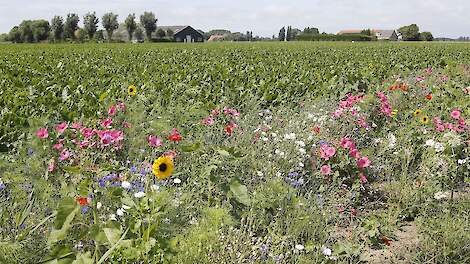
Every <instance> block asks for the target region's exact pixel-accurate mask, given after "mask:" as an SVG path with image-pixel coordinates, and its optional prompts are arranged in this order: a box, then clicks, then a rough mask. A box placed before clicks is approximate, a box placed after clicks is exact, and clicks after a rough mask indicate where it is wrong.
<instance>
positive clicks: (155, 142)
mask: <svg viewBox="0 0 470 264" xmlns="http://www.w3.org/2000/svg"><path fill="white" fill-rule="evenodd" d="M147 142H148V144H149V146H150V147H153V148H158V147H161V146H163V142H162V140H161V139H160V138H159V137H157V136H152V135H150V136H148V137H147Z"/></svg>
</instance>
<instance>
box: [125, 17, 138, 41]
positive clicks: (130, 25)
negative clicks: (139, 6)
mask: <svg viewBox="0 0 470 264" xmlns="http://www.w3.org/2000/svg"><path fill="white" fill-rule="evenodd" d="M124 24H125V25H126V30H127V34H128V36H129V41H132V36H133V35H134V31H135V30H136V29H137V23H136V22H135V14H129V15H128V16H127V18H126V21H125V22H124Z"/></svg>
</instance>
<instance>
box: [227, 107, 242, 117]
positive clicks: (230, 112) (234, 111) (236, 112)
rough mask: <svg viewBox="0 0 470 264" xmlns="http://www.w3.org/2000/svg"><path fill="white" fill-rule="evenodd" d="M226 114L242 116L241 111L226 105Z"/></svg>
mask: <svg viewBox="0 0 470 264" xmlns="http://www.w3.org/2000/svg"><path fill="white" fill-rule="evenodd" d="M224 114H225V115H231V116H234V117H238V116H240V112H238V111H237V110H235V109H232V108H228V107H224Z"/></svg>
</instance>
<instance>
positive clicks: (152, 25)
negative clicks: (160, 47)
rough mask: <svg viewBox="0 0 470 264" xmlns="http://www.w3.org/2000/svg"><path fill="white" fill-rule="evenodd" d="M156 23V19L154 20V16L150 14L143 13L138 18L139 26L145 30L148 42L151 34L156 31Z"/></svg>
mask: <svg viewBox="0 0 470 264" xmlns="http://www.w3.org/2000/svg"><path fill="white" fill-rule="evenodd" d="M157 21H158V19H156V18H155V14H154V13H152V12H144V13H143V14H142V15H141V16H140V24H141V25H142V26H143V27H144V29H145V34H146V36H147V40H148V41H149V40H151V39H152V33H153V32H154V31H155V30H156V29H157Z"/></svg>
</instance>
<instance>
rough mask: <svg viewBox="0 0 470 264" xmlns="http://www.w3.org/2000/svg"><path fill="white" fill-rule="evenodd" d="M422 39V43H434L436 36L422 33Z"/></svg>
mask: <svg viewBox="0 0 470 264" xmlns="http://www.w3.org/2000/svg"><path fill="white" fill-rule="evenodd" d="M420 38H421V40H422V41H433V40H434V36H433V35H432V33H431V32H427V31H426V32H421V34H420Z"/></svg>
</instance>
